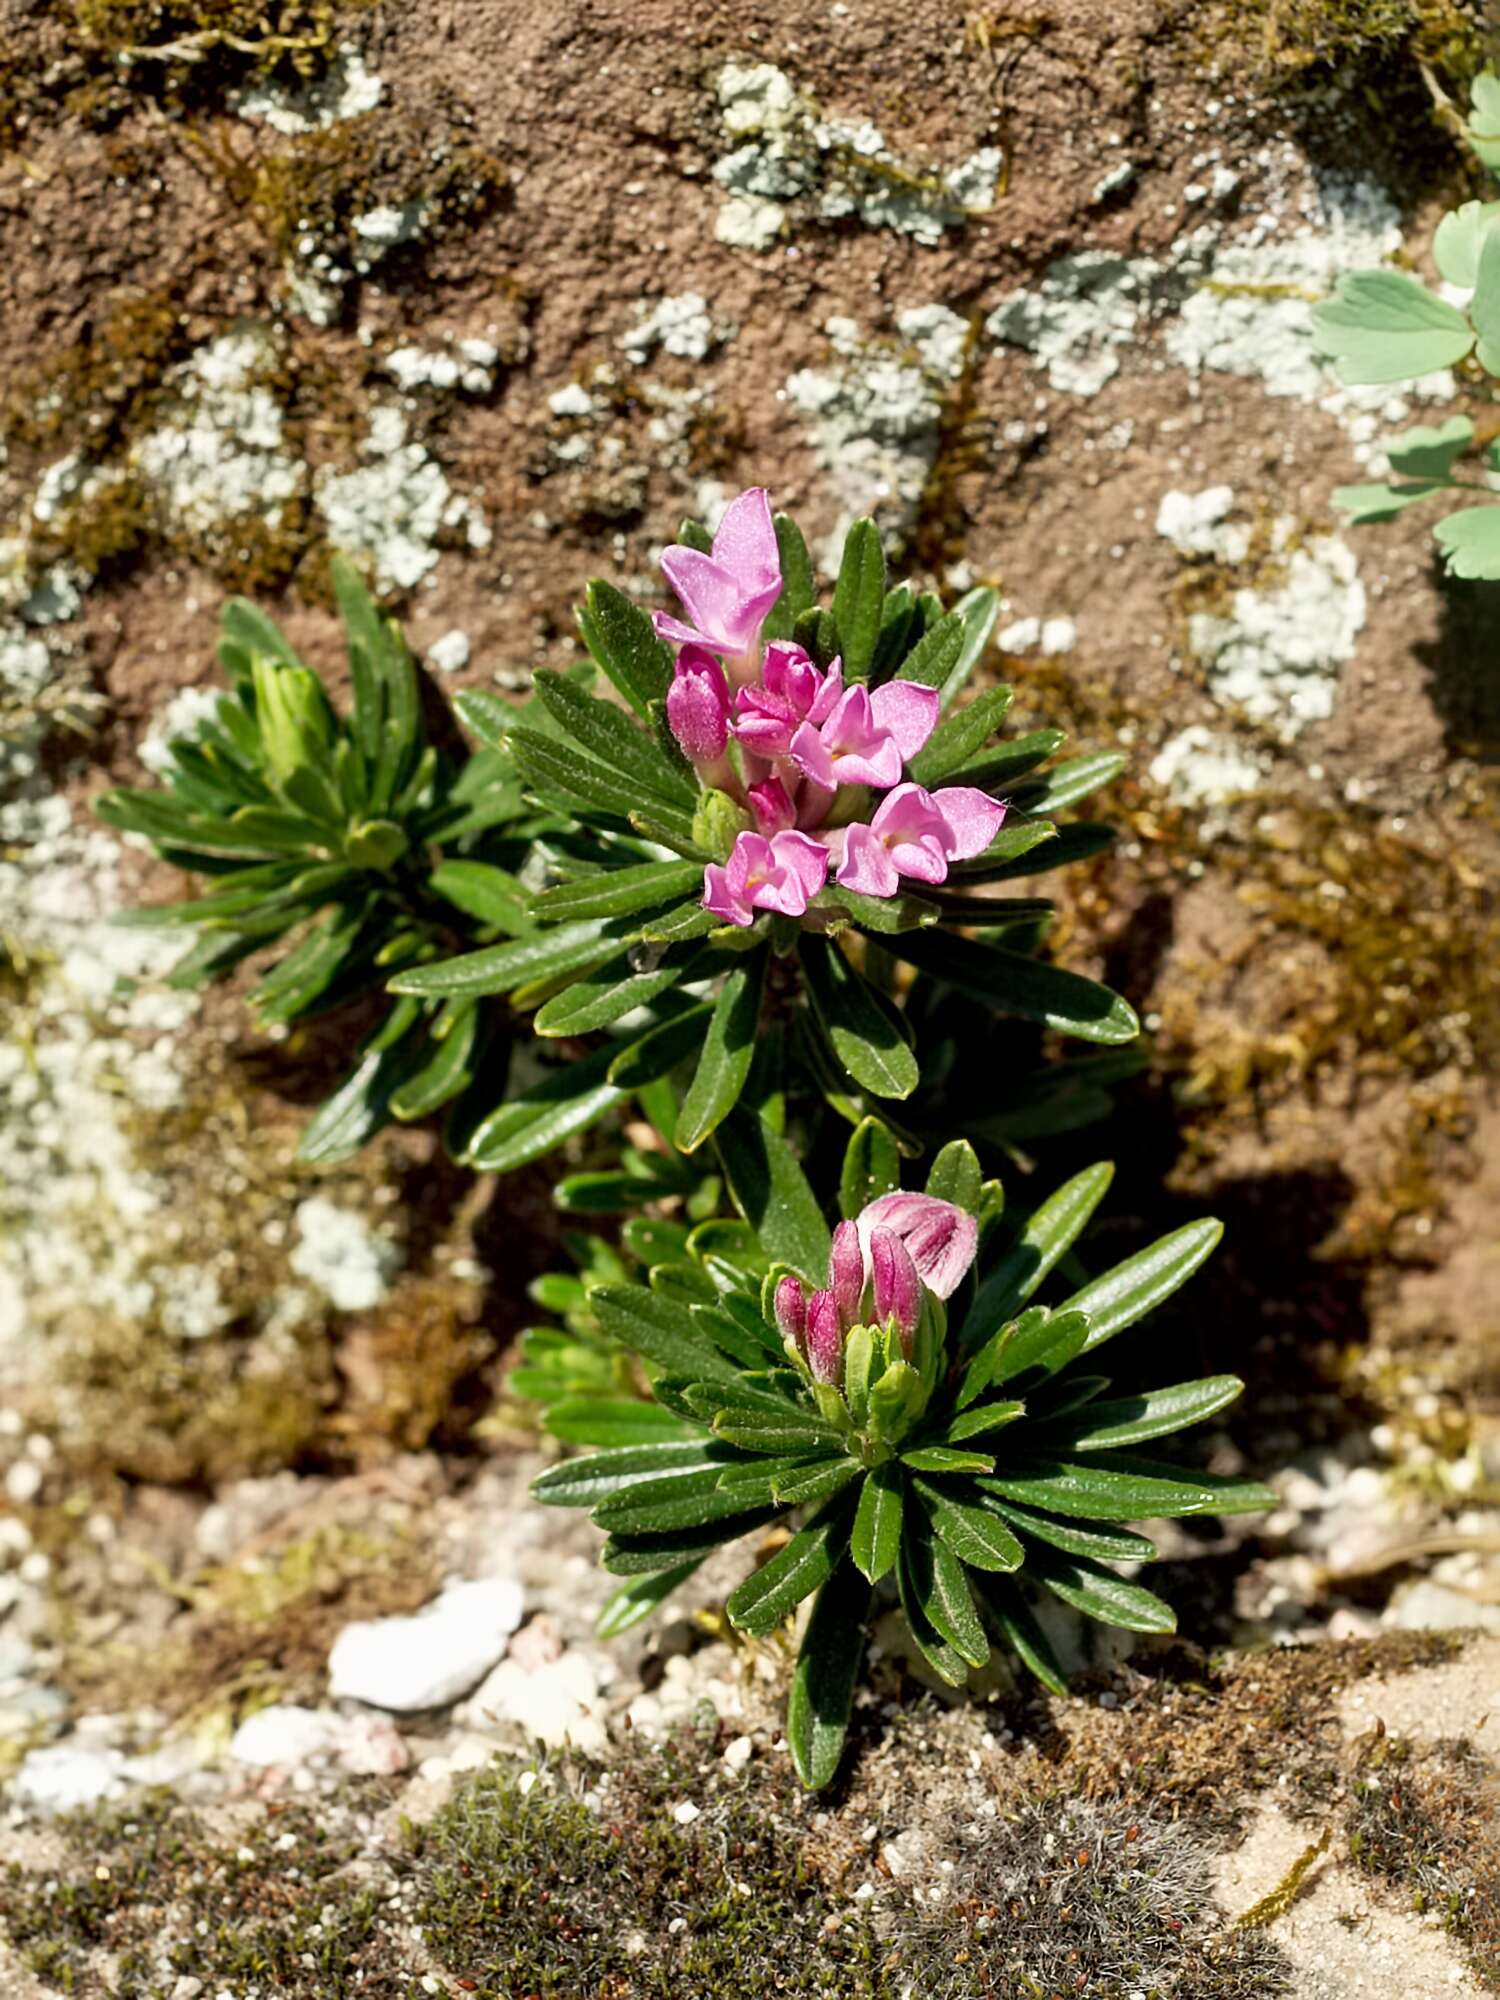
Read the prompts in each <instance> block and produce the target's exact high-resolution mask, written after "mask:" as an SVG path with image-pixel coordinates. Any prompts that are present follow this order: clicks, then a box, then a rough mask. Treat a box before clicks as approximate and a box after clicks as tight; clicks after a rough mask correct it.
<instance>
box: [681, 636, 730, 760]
mask: <svg viewBox="0 0 1500 2000" xmlns="http://www.w3.org/2000/svg"><path fill="white" fill-rule="evenodd" d="M667 722H668V724H669V726H670V728H671V731H672V734H673V735H674V736H675V737H676V738H677V741H678V742H679V743H680V744H681V746H682V750H683V754H684V755H685V756H686V757H687V758H689V760H690V761H691V762H692V763H694V764H712V763H714V762H716V761H717V759H718V758H720V757H722V756H723V754H724V746H725V744H726V743H727V742H728V740H729V688H728V686H727V684H726V682H725V679H724V669H723V668H722V667H721V666H720V665H719V663H718V661H717V660H716V659H715V658H714V656H713V654H712V653H711V652H710V651H709V650H708V648H707V647H706V646H699V645H696V644H695V645H691V646H684V647H683V649H682V651H681V652H680V653H679V654H678V655H677V668H676V671H675V673H674V674H673V676H672V685H671V686H670V687H669V688H668V689H667Z"/></svg>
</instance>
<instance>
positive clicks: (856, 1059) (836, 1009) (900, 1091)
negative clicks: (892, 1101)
mask: <svg viewBox="0 0 1500 2000" xmlns="http://www.w3.org/2000/svg"><path fill="white" fill-rule="evenodd" d="M802 964H803V969H804V971H805V972H806V975H807V987H808V992H809V994H810V995H811V997H812V1003H813V1010H814V1012H815V1014H816V1015H817V1018H818V1022H819V1024H820V1025H821V1027H822V1028H823V1031H824V1033H825V1034H826V1035H827V1037H828V1039H829V1041H830V1043H831V1044H832V1046H833V1051H834V1054H835V1055H836V1056H837V1057H838V1060H839V1062H840V1063H841V1064H842V1065H843V1067H844V1069H845V1070H847V1071H848V1073H849V1075H850V1076H851V1077H853V1079H854V1081H855V1082H856V1083H858V1084H861V1085H862V1086H863V1087H864V1088H865V1089H866V1090H870V1091H873V1092H874V1093H875V1095H876V1096H877V1097H891V1098H903V1097H909V1096H910V1095H911V1093H912V1091H914V1090H915V1089H916V1087H917V1083H918V1081H919V1072H918V1069H917V1059H916V1056H915V1055H914V1053H913V1052H912V1047H911V1043H910V1041H909V1040H908V1039H907V1033H906V1028H905V1024H904V1022H903V1021H902V1019H901V1017H900V1015H899V1014H898V1013H897V1012H896V1010H895V1008H894V1007H893V1006H891V1004H890V1003H889V1002H888V1001H887V1000H885V999H884V998H883V997H882V996H881V995H880V994H878V993H877V992H876V991H875V990H874V988H873V987H871V986H870V985H869V983H868V982H867V981H866V980H865V979H863V978H862V977H861V976H860V974H859V973H858V972H856V971H855V969H854V967H853V966H852V965H851V964H850V963H849V961H848V959H847V958H845V956H844V954H843V953H842V951H840V950H839V948H838V946H837V945H834V944H830V943H829V942H828V941H827V940H826V939H824V938H819V937H814V936H812V935H808V936H805V937H804V938H803V940H802Z"/></svg>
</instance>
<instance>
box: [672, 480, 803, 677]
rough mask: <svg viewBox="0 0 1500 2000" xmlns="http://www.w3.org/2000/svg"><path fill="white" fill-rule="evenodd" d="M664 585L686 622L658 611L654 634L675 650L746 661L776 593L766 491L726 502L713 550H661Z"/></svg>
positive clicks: (777, 557) (776, 554)
mask: <svg viewBox="0 0 1500 2000" xmlns="http://www.w3.org/2000/svg"><path fill="white" fill-rule="evenodd" d="M661 566H662V568H663V570H664V571H665V572H666V577H667V581H668V583H670V584H671V586H672V588H673V589H674V590H675V591H676V593H677V595H678V596H679V597H680V598H681V600H682V605H683V609H684V610H685V611H686V612H687V615H688V619H689V620H690V621H691V622H690V623H687V624H684V623H683V621H682V620H681V619H680V618H673V617H671V616H670V615H669V614H668V613H667V612H665V611H658V612H657V614H656V617H655V620H654V623H655V626H656V630H657V632H658V634H659V635H660V637H662V638H663V639H666V640H668V641H670V643H671V644H672V645H674V646H682V645H700V646H707V647H709V648H710V649H711V650H712V651H713V652H715V653H722V654H724V656H725V658H726V659H727V660H730V661H733V662H735V663H741V662H745V661H747V660H748V661H750V662H751V663H752V670H753V659H754V654H755V650H756V647H757V646H758V644H759V641H760V628H761V625H762V623H763V622H764V619H765V616H766V613H767V612H768V611H769V610H770V609H771V606H772V605H773V604H774V603H775V602H776V600H777V598H778V597H779V596H780V595H781V552H780V550H779V549H778V548H777V546H776V530H775V528H774V527H773V526H772V523H771V503H770V501H769V499H768V498H767V496H766V492H765V488H764V487H761V486H753V487H751V489H750V491H749V492H748V493H742V494H740V496H739V498H738V499H737V500H731V501H730V503H729V505H728V507H726V508H725V510H724V518H723V520H722V521H720V523H719V532H718V533H717V534H716V535H715V536H714V542H713V552H712V554H711V555H704V554H703V553H702V552H701V550H698V549H690V548H686V547H685V546H684V545H683V544H682V543H680V542H674V543H673V544H672V546H671V547H670V548H668V549H664V550H663V552H662V559H661Z"/></svg>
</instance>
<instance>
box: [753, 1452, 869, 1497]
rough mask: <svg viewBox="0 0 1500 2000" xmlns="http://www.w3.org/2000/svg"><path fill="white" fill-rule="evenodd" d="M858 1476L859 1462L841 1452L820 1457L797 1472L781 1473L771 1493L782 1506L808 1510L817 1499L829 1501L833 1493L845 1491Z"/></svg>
mask: <svg viewBox="0 0 1500 2000" xmlns="http://www.w3.org/2000/svg"><path fill="white" fill-rule="evenodd" d="M859 1476H860V1466H859V1464H858V1461H857V1460H855V1459H852V1458H846V1457H845V1456H844V1455H843V1454H842V1453H840V1454H839V1455H838V1456H836V1457H824V1458H820V1459H818V1460H817V1461H816V1462H815V1463H813V1464H809V1465H805V1466H803V1467H802V1468H801V1470H800V1471H797V1472H783V1473H779V1474H778V1475H777V1478H776V1482H775V1485H774V1487H773V1489H772V1490H773V1492H774V1494H775V1497H776V1499H777V1501H778V1502H779V1503H780V1504H781V1505H782V1506H783V1507H806V1506H810V1505H811V1504H812V1503H813V1502H814V1501H816V1500H826V1499H828V1498H829V1497H830V1496H831V1495H832V1494H834V1493H839V1492H842V1490H843V1488H844V1487H846V1486H847V1485H849V1484H850V1482H851V1481H852V1480H855V1479H858V1478H859Z"/></svg>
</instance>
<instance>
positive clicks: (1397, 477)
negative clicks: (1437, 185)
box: [1312, 70, 1500, 581]
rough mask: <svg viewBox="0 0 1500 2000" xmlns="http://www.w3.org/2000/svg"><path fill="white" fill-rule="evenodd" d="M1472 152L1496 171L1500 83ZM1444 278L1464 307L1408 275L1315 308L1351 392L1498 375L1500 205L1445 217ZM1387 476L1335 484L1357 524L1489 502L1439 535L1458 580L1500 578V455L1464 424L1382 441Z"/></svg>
mask: <svg viewBox="0 0 1500 2000" xmlns="http://www.w3.org/2000/svg"><path fill="white" fill-rule="evenodd" d="M1464 134H1465V137H1466V139H1467V142H1468V144H1469V146H1470V149H1471V150H1472V152H1473V153H1474V155H1475V157H1476V158H1477V159H1478V160H1479V161H1480V163H1481V164H1482V165H1483V166H1485V167H1486V168H1488V169H1489V170H1490V171H1491V172H1492V173H1494V172H1500V78H1497V77H1496V76H1495V75H1494V73H1493V72H1492V71H1490V70H1485V71H1484V72H1482V74H1480V75H1479V76H1477V77H1476V78H1475V79H1474V82H1473V85H1472V89H1471V112H1470V117H1469V119H1468V121H1467V122H1466V123H1465V125H1464ZM1432 254H1433V261H1434V262H1435V263H1436V265H1437V268H1438V273H1439V275H1440V276H1441V277H1442V278H1443V279H1444V280H1445V281H1446V283H1447V284H1448V286H1450V287H1451V288H1453V289H1454V290H1456V291H1457V292H1458V293H1459V294H1460V296H1462V295H1463V294H1467V302H1466V303H1463V304H1459V303H1455V302H1454V301H1453V300H1452V299H1451V298H1442V297H1439V296H1438V294H1437V293H1435V292H1433V291H1431V290H1430V289H1429V288H1428V287H1427V286H1426V285H1424V284H1422V283H1421V282H1420V281H1419V280H1418V279H1416V278H1413V277H1411V276H1410V275H1408V273H1406V272H1405V271H1397V270H1392V269H1385V270H1375V271H1355V272H1352V273H1350V274H1349V275H1348V276H1346V277H1344V278H1342V279H1341V280H1340V281H1339V286H1338V290H1337V292H1336V293H1335V295H1334V297H1333V298H1332V299H1330V300H1328V301H1326V302H1325V303H1324V304H1322V305H1320V306H1318V307H1316V308H1315V310H1314V312H1313V316H1312V318H1313V332H1314V338H1315V340H1316V342H1317V345H1318V347H1319V349H1320V351H1321V352H1322V353H1324V354H1326V355H1328V356H1329V357H1330V358H1331V359H1332V360H1334V361H1335V362H1336V364H1337V367H1338V373H1339V376H1340V379H1341V380H1343V381H1344V382H1347V383H1350V384H1351V385H1357V384H1365V383H1372V384H1373V383H1388V382H1410V381H1415V380H1417V379H1418V378H1419V377H1421V376H1424V375H1431V374H1433V373H1434V372H1436V371H1437V370H1440V369H1446V368H1458V369H1460V371H1461V373H1462V374H1464V375H1465V376H1468V377H1470V378H1471V379H1472V381H1473V383H1474V385H1475V386H1476V387H1478V386H1479V385H1480V383H1481V381H1482V379H1483V377H1486V376H1497V375H1500V201H1467V202H1465V203H1464V204H1463V205H1462V207H1460V208H1457V209H1455V210H1454V211H1453V212H1452V213H1451V214H1450V215H1446V216H1444V218H1443V220H1442V221H1441V222H1440V223H1439V224H1438V226H1437V229H1436V231H1435V232H1434V235H1433V239H1432ZM1384 450H1385V453H1386V456H1387V457H1388V459H1389V460H1390V465H1391V476H1390V477H1389V478H1388V479H1383V480H1378V481H1371V482H1369V483H1367V484H1363V485H1358V486H1340V487H1337V488H1335V490H1334V494H1333V499H1334V504H1335V505H1336V506H1338V507H1341V508H1343V509H1344V510H1345V512H1346V513H1347V514H1348V516H1349V518H1350V520H1351V521H1355V522H1360V521H1389V520H1393V519H1394V518H1395V517H1396V516H1397V515H1398V514H1402V513H1404V512H1405V511H1406V509H1407V508H1409V507H1414V506H1416V505H1417V504H1418V503H1420V502H1422V501H1426V500H1431V499H1433V498H1434V497H1436V496H1438V495H1441V494H1474V495H1478V496H1482V501H1483V502H1484V503H1486V504H1478V505H1469V506H1461V507H1459V509H1458V510H1457V511H1456V512H1454V513H1450V514H1447V515H1445V516H1444V517H1443V518H1442V519H1441V520H1439V521H1438V522H1437V523H1436V524H1435V526H1434V528H1433V535H1434V538H1435V540H1436V541H1437V544H1438V547H1439V548H1440V549H1441V550H1442V553H1443V557H1444V561H1445V563H1446V565H1447V568H1448V571H1449V573H1450V574H1451V575H1454V576H1461V577H1475V578H1482V579H1487V580H1489V581H1494V580H1495V579H1497V578H1500V508H1497V507H1496V506H1495V504H1494V502H1495V500H1496V498H1497V497H1500V496H1497V492H1496V488H1495V484H1494V475H1495V474H1496V473H1497V472H1500V449H1497V446H1496V443H1495V442H1494V441H1493V440H1492V439H1486V438H1483V437H1481V435H1480V434H1479V433H1478V432H1477V431H1476V428H1475V425H1474V424H1473V422H1472V421H1471V420H1470V419H1469V418H1468V417H1466V416H1461V415H1460V416H1454V417H1450V418H1448V419H1447V420H1446V421H1445V422H1443V423H1441V424H1435V425H1428V424H1420V425H1417V426H1415V427H1414V428H1412V429H1411V430H1408V431H1405V432H1403V433H1402V434H1401V435H1400V436H1399V437H1395V438H1392V439H1390V440H1389V441H1388V442H1387V443H1386V444H1385V445H1384Z"/></svg>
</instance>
